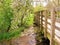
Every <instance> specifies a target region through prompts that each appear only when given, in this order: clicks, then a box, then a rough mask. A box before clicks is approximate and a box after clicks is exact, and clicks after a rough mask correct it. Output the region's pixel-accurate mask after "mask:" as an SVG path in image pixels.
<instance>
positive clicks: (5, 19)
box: [0, 0, 13, 32]
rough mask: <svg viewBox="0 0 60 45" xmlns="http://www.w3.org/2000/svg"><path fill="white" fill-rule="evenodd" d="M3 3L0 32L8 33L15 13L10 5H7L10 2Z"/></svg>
mask: <svg viewBox="0 0 60 45" xmlns="http://www.w3.org/2000/svg"><path fill="white" fill-rule="evenodd" d="M2 2H3V3H1V5H0V32H7V30H8V27H9V26H10V24H11V19H12V17H13V13H12V9H11V7H10V4H9V5H7V3H8V2H9V1H7V0H4V1H2Z"/></svg>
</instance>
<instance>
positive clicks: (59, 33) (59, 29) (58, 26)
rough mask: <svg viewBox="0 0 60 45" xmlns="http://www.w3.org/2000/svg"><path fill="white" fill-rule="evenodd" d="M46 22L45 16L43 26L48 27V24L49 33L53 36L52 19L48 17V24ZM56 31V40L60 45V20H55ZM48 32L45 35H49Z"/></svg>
mask: <svg viewBox="0 0 60 45" xmlns="http://www.w3.org/2000/svg"><path fill="white" fill-rule="evenodd" d="M56 20H57V19H56ZM45 22H46V20H45V17H43V27H44V28H46V26H47V34H48V33H49V35H50V36H51V19H50V18H47V22H46V23H47V24H46V23H45ZM45 33H46V31H45ZM54 33H55V35H54V37H55V38H54V40H55V41H56V42H57V44H58V45H60V21H56V22H55V32H54ZM47 34H45V35H47ZM50 38H51V37H50ZM50 38H49V39H50Z"/></svg>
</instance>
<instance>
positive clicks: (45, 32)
mask: <svg viewBox="0 0 60 45" xmlns="http://www.w3.org/2000/svg"><path fill="white" fill-rule="evenodd" d="M44 17H45V29H44V37H47V11H46V10H45V11H44Z"/></svg>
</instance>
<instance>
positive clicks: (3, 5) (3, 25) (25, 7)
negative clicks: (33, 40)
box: [0, 0, 34, 41]
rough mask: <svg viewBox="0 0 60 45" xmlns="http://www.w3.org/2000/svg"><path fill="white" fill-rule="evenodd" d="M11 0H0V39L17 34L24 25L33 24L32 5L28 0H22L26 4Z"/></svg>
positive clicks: (9, 37)
mask: <svg viewBox="0 0 60 45" xmlns="http://www.w3.org/2000/svg"><path fill="white" fill-rule="evenodd" d="M11 1H12V0H2V1H0V41H2V40H9V39H12V38H13V37H17V36H19V35H20V34H21V32H22V31H23V30H24V29H25V27H26V26H31V25H32V24H33V17H34V15H33V14H31V13H33V7H32V6H31V4H30V2H29V0H24V1H25V3H26V4H25V3H23V2H20V1H19V0H17V1H15V0H14V1H13V2H11ZM14 2H15V3H16V4H17V5H16V4H15V5H14ZM13 5H14V6H13Z"/></svg>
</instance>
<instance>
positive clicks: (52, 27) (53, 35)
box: [50, 9, 56, 45]
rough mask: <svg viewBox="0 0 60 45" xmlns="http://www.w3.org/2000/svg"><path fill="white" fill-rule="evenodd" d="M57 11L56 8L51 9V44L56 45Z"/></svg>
mask: <svg viewBox="0 0 60 45" xmlns="http://www.w3.org/2000/svg"><path fill="white" fill-rule="evenodd" d="M55 20H56V19H55V11H54V9H52V10H51V40H50V45H55V43H54V39H55Z"/></svg>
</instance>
